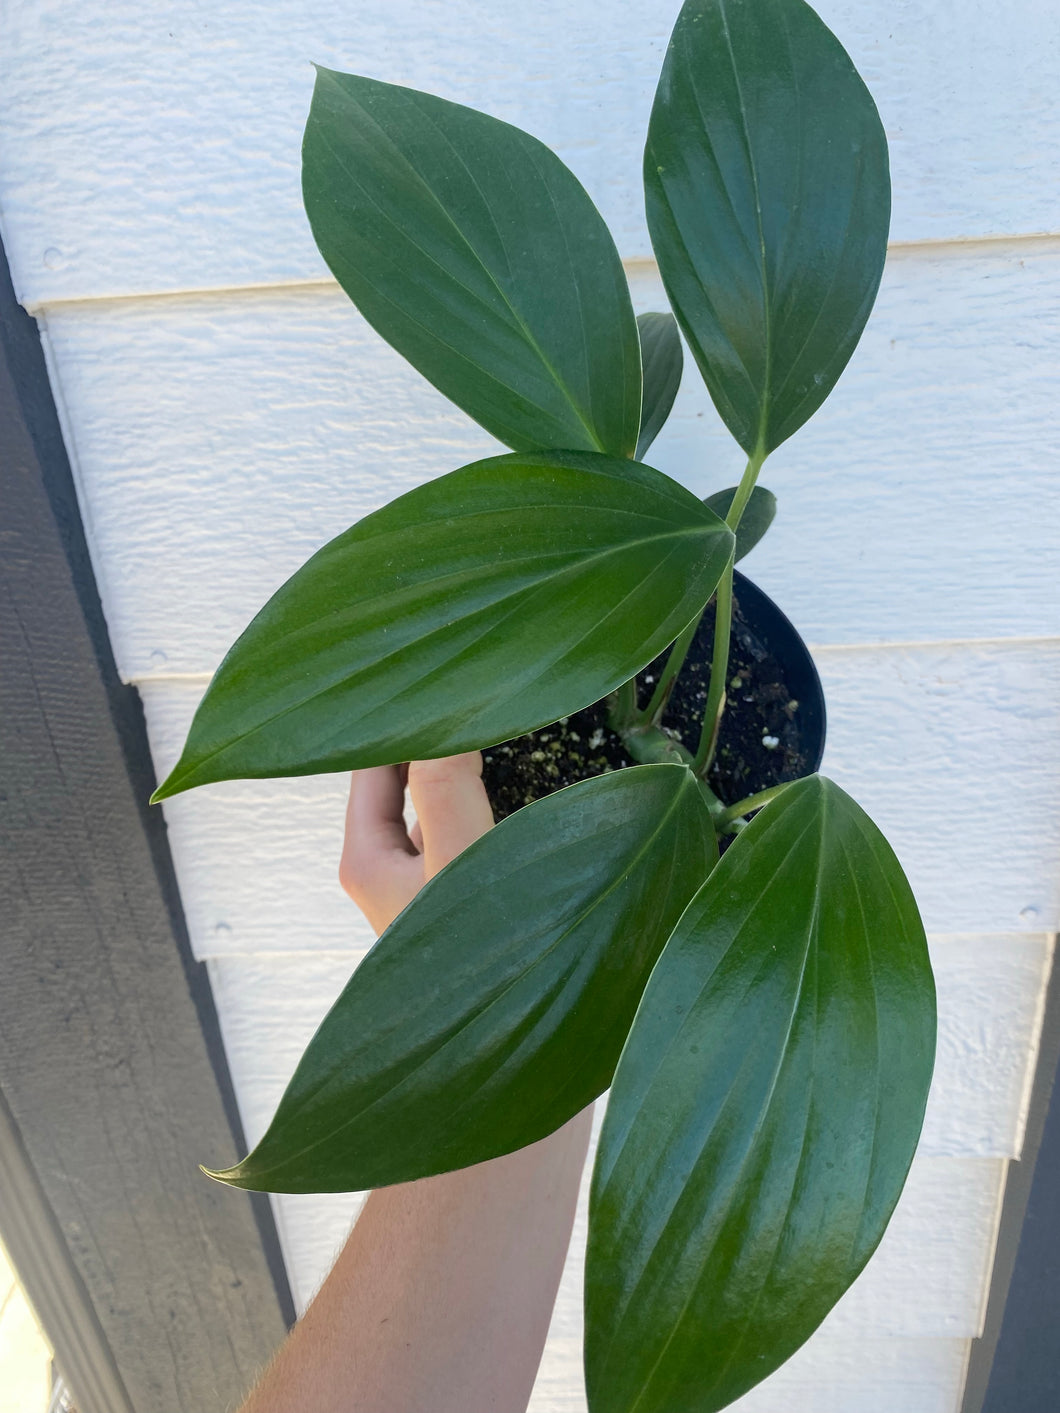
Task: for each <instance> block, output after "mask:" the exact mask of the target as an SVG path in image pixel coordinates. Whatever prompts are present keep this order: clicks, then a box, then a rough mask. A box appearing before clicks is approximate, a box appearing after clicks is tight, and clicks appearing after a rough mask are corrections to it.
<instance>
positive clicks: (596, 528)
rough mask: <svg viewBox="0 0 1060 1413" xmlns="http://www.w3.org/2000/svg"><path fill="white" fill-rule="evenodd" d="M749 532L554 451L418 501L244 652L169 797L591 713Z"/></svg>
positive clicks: (287, 594)
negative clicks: (738, 533) (737, 536)
mask: <svg viewBox="0 0 1060 1413" xmlns="http://www.w3.org/2000/svg"><path fill="white" fill-rule="evenodd" d="M732 543H733V540H732V532H731V531H730V530H729V529H728V528H727V527H726V526H725V525H724V524H723V523H722V522H721V521H720V520H719V519H718V518H717V516H715V515H714V514H713V513H712V512H711V511H710V510H708V509H707V508H706V507H705V506H704V505H703V504H702V503H701V502H700V501H699V500H698V499H697V498H696V497H695V496H694V495H692V494H691V492H689V491H686V490H685V489H684V488H683V487H681V486H679V485H678V484H677V483H676V482H675V481H671V480H670V479H669V477H667V476H664V475H662V474H661V472H658V471H654V470H652V469H651V468H650V467H648V466H642V465H640V464H639V463H638V462H633V461H618V460H616V459H614V458H611V457H604V456H593V455H590V454H588V453H581V454H579V453H577V452H569V453H566V454H560V453H545V452H540V453H537V454H536V455H534V456H533V457H527V456H519V455H513V456H501V457H493V458H491V459H489V460H487V461H478V462H475V463H473V464H472V465H470V466H465V467H463V468H462V469H461V470H459V471H454V472H451V473H450V474H449V475H448V476H441V477H439V478H438V479H437V480H435V481H431V482H429V483H428V484H427V485H424V486H420V487H418V488H417V489H416V490H413V491H410V492H408V494H407V495H404V496H400V497H399V498H398V499H397V500H395V501H392V502H391V504H390V505H387V506H384V507H383V509H382V510H378V511H376V512H375V513H374V514H372V515H369V516H367V517H366V518H365V519H364V520H361V521H360V522H359V523H358V524H356V525H354V526H353V527H352V528H351V529H349V530H347V531H346V532H345V533H344V534H342V535H339V536H338V538H337V539H334V540H332V541H331V543H330V544H327V545H325V546H324V548H323V549H322V550H320V551H318V553H317V554H315V555H314V556H313V557H312V559H310V560H309V561H308V562H307V563H306V564H304V565H303V566H302V568H301V569H299V570H298V572H297V573H296V574H295V575H294V576H293V577H292V578H291V579H289V580H288V581H287V583H286V584H285V585H284V586H283V587H282V588H281V589H280V590H279V591H278V592H277V593H276V594H274V595H273V597H272V598H271V599H270V600H269V602H268V603H267V604H266V605H265V607H264V608H263V609H262V610H261V612H260V613H259V614H258V616H257V617H256V618H255V619H254V621H253V622H252V623H251V624H250V626H249V628H247V629H246V631H245V632H244V633H243V634H242V636H241V637H240V638H239V639H238V640H237V641H236V643H235V645H234V646H233V647H232V649H231V651H230V652H229V653H228V655H227V657H226V658H225V660H224V661H223V662H222V664H221V666H220V667H219V668H218V671H217V673H216V675H215V677H214V679H213V682H212V683H211V684H210V687H209V689H208V691H207V693H206V695H205V697H204V698H203V700H202V702H201V704H200V706H199V710H198V712H197V713H196V715H195V719H194V721H193V722H192V727H191V731H190V732H189V735H188V741H187V744H186V745H185V748H184V754H183V755H182V756H181V759H180V761H179V762H178V764H177V766H176V768H175V769H174V771H173V772H172V774H171V775H170V777H169V779H168V780H166V781H165V782H164V784H163V785H162V786H161V787H160V789H159V790H158V791H156V794H155V798H156V799H162V798H164V797H165V796H166V795H172V794H175V793H176V792H177V791H179V790H186V789H189V788H190V787H192V786H194V785H201V784H204V783H206V782H207V781H211V780H227V779H232V778H234V777H239V776H275V775H309V774H315V773H317V772H319V771H329V770H348V769H353V768H359V767H361V766H367V765H382V764H388V763H394V762H398V761H404V760H419V759H424V758H429V757H435V756H444V755H451V754H453V753H454V752H456V751H464V750H472V749H475V748H476V747H479V746H486V745H492V744H494V743H495V742H497V741H503V740H507V739H508V738H509V737H512V736H518V735H520V734H521V733H522V732H524V731H530V730H533V729H535V728H536V727H538V726H542V725H544V724H545V723H546V722H549V721H555V720H556V719H557V717H560V716H563V715H566V714H567V713H569V712H572V711H577V710H580V709H581V708H582V707H584V706H588V705H589V704H590V703H592V702H594V701H596V700H597V699H598V698H600V697H602V696H604V695H605V694H606V693H607V692H610V691H612V690H613V689H614V688H616V687H617V686H618V685H619V684H620V683H621V682H624V681H626V680H627V679H628V678H629V677H631V676H633V674H634V673H635V672H637V671H638V670H639V669H640V668H641V667H643V666H644V664H645V663H646V662H650V661H651V659H652V657H654V656H655V655H656V654H657V653H659V652H661V651H662V649H663V648H664V647H665V646H666V644H667V643H668V642H671V641H672V640H673V639H674V638H675V637H676V636H677V634H678V633H679V632H680V631H681V629H682V628H683V627H684V625H685V624H686V623H687V622H688V621H689V619H690V618H692V616H693V615H694V614H695V613H696V612H697V610H698V609H699V608H701V607H702V606H703V604H704V603H705V602H706V601H707V599H708V598H709V597H710V595H711V593H712V592H713V590H714V586H715V584H716V583H717V581H718V578H719V577H720V575H721V573H722V570H723V569H724V567H725V561H726V559H727V557H728V555H729V553H730V550H731V547H732Z"/></svg>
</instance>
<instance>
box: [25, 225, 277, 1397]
mask: <svg viewBox="0 0 1060 1413" xmlns="http://www.w3.org/2000/svg"><path fill="white" fill-rule="evenodd" d="M0 637H2V639H3V644H4V646H3V660H4V672H3V674H2V675H0V760H2V776H0V897H2V898H3V907H4V916H5V926H4V933H3V937H2V938H0V947H2V948H3V974H4V986H3V987H2V988H0V1091H2V1092H3V1095H4V1098H5V1099H6V1104H7V1108H6V1109H5V1110H4V1116H5V1117H6V1121H7V1127H6V1128H5V1129H4V1130H3V1132H5V1133H6V1134H7V1135H8V1137H9V1138H10V1139H11V1142H10V1144H9V1150H10V1152H9V1157H10V1155H12V1154H14V1155H18V1156H17V1160H16V1159H15V1158H12V1159H11V1161H12V1162H14V1163H15V1168H18V1169H24V1170H25V1173H26V1174H27V1183H26V1184H24V1185H23V1186H24V1188H25V1191H27V1192H28V1191H30V1189H31V1187H32V1184H33V1183H34V1182H35V1183H36V1184H37V1187H36V1191H37V1192H38V1195H39V1197H40V1198H41V1203H42V1204H43V1205H42V1206H41V1210H42V1211H45V1212H47V1211H50V1212H51V1214H52V1224H51V1226H50V1227H47V1228H46V1227H45V1226H42V1227H41V1231H42V1233H44V1232H45V1230H46V1229H47V1230H50V1231H51V1233H52V1235H53V1236H54V1235H55V1234H56V1233H58V1234H59V1235H60V1236H61V1238H62V1240H64V1241H65V1242H66V1245H67V1251H68V1256H69V1261H70V1269H71V1270H72V1271H73V1272H74V1273H75V1275H76V1278H77V1281H80V1283H81V1286H80V1288H81V1290H82V1291H83V1292H84V1293H87V1298H88V1299H89V1301H90V1305H91V1308H92V1311H94V1316H93V1318H95V1319H96V1321H97V1324H98V1329H99V1330H102V1331H103V1334H104V1336H105V1338H106V1341H107V1342H108V1343H109V1346H110V1348H111V1352H112V1356H113V1358H114V1361H115V1365H116V1367H117V1369H118V1370H119V1371H120V1372H119V1384H120V1382H122V1381H123V1382H124V1383H125V1385H126V1387H127V1388H128V1390H129V1395H130V1396H131V1399H132V1403H133V1405H134V1406H135V1407H136V1409H137V1413H149V1410H152V1409H156V1408H157V1409H158V1410H159V1413H163V1410H164V1413H176V1410H178V1409H183V1408H184V1407H189V1408H192V1407H194V1408H195V1409H197V1410H198V1409H204V1410H206V1409H209V1408H210V1407H212V1406H219V1405H218V1404H217V1398H218V1397H219V1396H220V1397H221V1398H222V1399H223V1401H224V1402H226V1403H227V1402H230V1401H231V1400H232V1398H233V1397H235V1396H238V1394H239V1393H240V1392H241V1391H242V1388H243V1387H244V1386H245V1384H246V1383H247V1381H248V1379H249V1378H250V1377H252V1376H253V1373H254V1372H255V1371H256V1369H257V1368H258V1367H260V1364H261V1363H262V1362H263V1361H264V1359H266V1358H267V1357H268V1354H269V1353H270V1352H271V1350H272V1348H273V1347H274V1346H275V1343H276V1342H277V1340H278V1338H280V1337H281V1336H282V1333H283V1329H284V1327H285V1326H286V1325H290V1323H292V1322H293V1317H294V1308H293V1301H292V1299H291V1294H290V1290H289V1287H288V1283H287V1279H286V1274H285V1271H284V1267H283V1261H282V1257H281V1255H280V1249H279V1243H278V1240H277V1237H276V1231H275V1226H274V1223H273V1220H272V1214H271V1209H270V1207H269V1204H268V1199H267V1198H266V1197H264V1196H261V1195H255V1198H254V1201H253V1202H252V1203H249V1204H242V1203H235V1204H233V1203H232V1202H231V1201H228V1200H226V1196H227V1195H226V1194H225V1193H223V1192H222V1190H221V1189H219V1188H217V1187H216V1186H215V1185H214V1184H211V1183H209V1182H208V1181H207V1180H206V1179H204V1178H203V1177H201V1175H200V1174H198V1172H197V1170H196V1165H195V1162H194V1155H195V1154H198V1153H201V1152H207V1151H208V1152H210V1153H211V1154H213V1153H214V1151H215V1146H216V1145H219V1146H220V1148H221V1149H222V1150H224V1151H230V1152H232V1153H233V1154H235V1153H236V1152H237V1150H238V1151H242V1148H243V1138H242V1133H241V1130H240V1123H239V1115H238V1110H237V1107H236V1103H235V1097H234V1093H233V1090H232V1085H231V1079H230V1076H229V1072H228V1068H227V1063H226V1060H225V1055H224V1049H223V1045H222V1042H221V1034H220V1028H219V1025H218V1021H217V1016H216V1012H215V1009H214V1005H213V999H212V994H211V991H210V986H209V980H208V977H207V974H206V969H205V967H204V966H203V965H202V964H200V963H197V962H196V961H195V960H194V958H193V956H192V953H191V949H190V946H189V942H188V937H187V932H186V928H185V925H184V919H183V913H182V909H181V905H180V897H179V892H178V889H177V884H176V879H175V875H174V872H173V866H172V861H171V858H170V855H169V850H168V844H167V840H166V835H165V826H164V822H163V819H162V814H161V811H160V810H157V809H155V810H152V809H150V807H149V806H148V805H147V799H148V796H149V794H150V791H151V789H152V787H153V784H154V779H153V770H152V766H151V760H150V754H149V751H148V746H147V737H146V731H145V727H144V722H143V714H142V708H141V704H140V700H139V696H138V694H137V693H136V692H135V690H134V689H132V688H130V687H126V686H124V685H123V684H122V683H121V681H120V680H119V678H118V674H117V671H116V668H115V665H114V661H113V656H112V653H111V649H110V642H109V638H108V634H107V629H106V623H105V619H104V616H103V612H102V607H101V604H100V601H99V596H98V593H97V590H96V584H95V579H94V576H93V572H92V567H91V561H90V558H89V554H88V549H87V545H86V543H85V538H84V533H83V529H82V525H81V519H80V513H79V508H78V505H77V498H76V493H75V490H74V486H73V481H72V477H71V474H70V468H69V464H68V461H67V457H66V452H65V447H64V444H63V439H62V434H61V431H60V428H59V424H58V418H57V416H56V412H55V407H54V403H53V401H52V397H51V390H50V386H49V383H48V378H47V372H46V369H45V365H44V359H43V355H42V351H41V347H40V341H39V337H38V333H37V328H36V325H35V323H34V321H33V320H32V319H30V318H29V316H28V315H26V314H25V312H24V311H23V310H22V309H21V308H20V307H19V306H18V305H17V302H16V300H15V296H14V292H13V290H12V287H11V281H10V275H9V272H8V268H7V264H6V259H5V258H4V257H3V252H2V249H0ZM8 1109H9V1112H8ZM203 1145H205V1146H203ZM4 1220H5V1218H4V1209H3V1207H2V1206H0V1221H4ZM7 1234H8V1233H7V1231H6V1227H5V1235H7ZM43 1239H44V1237H43V1236H42V1240H43ZM8 1244H9V1246H10V1245H11V1244H12V1242H11V1241H10V1240H9V1243H8ZM15 1244H17V1243H15ZM20 1249H21V1256H20V1257H17V1256H15V1255H14V1253H13V1259H15V1261H16V1266H17V1268H18V1269H19V1271H20V1275H21V1276H22V1278H23V1280H24V1282H25V1283H26V1284H27V1286H30V1287H32V1285H33V1283H34V1277H33V1272H32V1271H28V1270H24V1265H25V1262H26V1261H27V1260H28V1259H29V1254H30V1252H31V1251H32V1245H31V1244H26V1243H24V1242H23V1243H22V1245H21V1247H20ZM75 1287H76V1281H75V1282H73V1283H72V1284H70V1285H69V1287H68V1288H69V1290H73V1289H75ZM233 1292H237V1293H236V1294H233ZM88 1324H91V1320H89V1321H88ZM88 1324H86V1325H85V1328H88ZM70 1372H71V1373H72V1372H73V1371H70ZM72 1386H74V1385H73V1384H72ZM76 1392H78V1390H77V1389H76V1387H75V1393H76ZM84 1401H85V1403H86V1407H87V1406H88V1394H87V1391H86V1393H85V1395H84ZM127 1406H128V1404H127V1403H126V1404H124V1405H118V1404H114V1403H113V1402H112V1403H111V1404H110V1405H108V1411H109V1408H110V1407H115V1408H117V1407H121V1408H123V1409H124V1408H126V1407H127Z"/></svg>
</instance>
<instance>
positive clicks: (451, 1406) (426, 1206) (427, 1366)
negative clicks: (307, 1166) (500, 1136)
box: [243, 1109, 592, 1413]
mask: <svg viewBox="0 0 1060 1413" xmlns="http://www.w3.org/2000/svg"><path fill="white" fill-rule="evenodd" d="M591 1112H592V1111H591V1109H587V1110H585V1111H584V1112H583V1113H581V1114H579V1115H578V1116H577V1118H575V1119H572V1120H571V1122H570V1123H568V1124H566V1125H565V1126H564V1127H563V1128H562V1129H560V1130H559V1131H558V1132H556V1133H554V1134H552V1135H551V1136H550V1137H548V1138H545V1139H542V1140H541V1142H539V1143H535V1144H533V1145H531V1146H530V1147H529V1148H524V1149H522V1150H520V1151H519V1152H518V1153H512V1154H509V1155H508V1156H506V1157H503V1158H495V1159H493V1160H492V1161H491V1162H488V1163H480V1164H478V1165H476V1166H475V1167H473V1168H465V1169H462V1170H461V1171H460V1172H455V1173H445V1174H442V1175H441V1176H439V1177H434V1178H425V1179H424V1180H423V1181H421V1182H415V1183H403V1184H400V1185H398V1186H395V1187H388V1188H382V1189H381V1190H380V1191H378V1192H373V1193H372V1195H371V1196H370V1197H369V1199H368V1201H367V1203H366V1204H365V1207H364V1210H363V1212H362V1213H361V1215H360V1217H359V1218H358V1220H357V1222H356V1224H355V1226H354V1229H353V1232H352V1233H351V1235H350V1238H349V1240H348V1241H347V1243H346V1245H345V1247H344V1248H343V1250H342V1252H341V1254H340V1256H339V1258H338V1260H337V1261H336V1263H335V1266H334V1268H333V1269H332V1271H331V1274H330V1275H329V1276H328V1278H327V1280H326V1281H325V1282H324V1284H323V1286H322V1287H321V1289H320V1291H319V1293H318V1295H317V1296H316V1298H315V1300H314V1301H313V1302H312V1304H311V1305H310V1307H309V1309H308V1310H307V1312H306V1314H305V1316H304V1317H303V1319H302V1320H301V1321H300V1322H299V1324H298V1325H297V1326H296V1327H295V1330H294V1331H293V1333H292V1334H291V1336H290V1338H289V1339H288V1341H287V1343H286V1344H285V1345H284V1346H283V1348H282V1349H281V1351H280V1353H279V1355H278V1356H277V1358H276V1360H275V1362H274V1363H273V1364H272V1366H271V1367H270V1369H269V1371H268V1373H267V1374H266V1376H265V1378H264V1379H263V1380H262V1382H261V1384H260V1385H259V1386H258V1388H257V1389H256V1391H255V1392H254V1393H253V1394H252V1395H251V1397H250V1399H249V1401H248V1402H247V1403H246V1405H245V1406H244V1409H243V1413H522V1411H523V1410H524V1409H525V1407H526V1405H527V1402H528V1400H529V1398H530V1392H531V1389H532V1387H533V1382H534V1377H535V1374H536V1372H537V1367H538V1363H539V1361H540V1358H541V1350H542V1348H543V1346H544V1342H545V1336H546V1334H547V1332H548V1325H549V1320H550V1317H551V1313H552V1306H553V1303H554V1301H555V1297H556V1289H557V1287H558V1285H559V1279H560V1275H561V1273H562V1270H563V1261H564V1257H565V1255H566V1251H567V1246H568V1243H569V1240H570V1232H571V1226H572V1223H573V1221H574V1209H575V1204H576V1201H577V1196H578V1186H579V1181H580V1178H581V1172H582V1168H583V1166H584V1163H585V1153H586V1149H587V1146H588V1142H589V1130H590V1123H591Z"/></svg>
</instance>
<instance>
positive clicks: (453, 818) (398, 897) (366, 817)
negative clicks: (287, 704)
mask: <svg viewBox="0 0 1060 1413" xmlns="http://www.w3.org/2000/svg"><path fill="white" fill-rule="evenodd" d="M406 781H407V782H408V788H409V793H410V795H411V796H412V805H413V808H414V809H415V811H416V820H417V822H416V824H415V825H414V826H413V828H412V830H411V832H409V831H408V830H407V829H406V828H405V820H404V815H403V807H404V803H405V783H406ZM492 824H493V811H492V810H491V809H490V802H489V799H488V797H487V795H486V788H485V786H484V785H483V783H482V755H481V753H480V752H479V751H469V752H468V753H466V754H465V755H460V756H446V757H444V758H443V759H442V760H415V761H413V762H412V763H411V764H410V765H407V766H404V765H403V766H397V765H379V766H372V767H371V768H370V769H368V770H355V771H354V772H353V777H352V779H351V781H350V801H349V804H348V805H347V807H346V837H345V839H344V841H343V846H342V860H341V862H340V864H339V881H340V882H341V884H342V886H343V888H344V889H345V890H346V892H347V893H348V894H349V896H350V897H351V898H352V899H353V901H354V902H355V903H356V904H357V906H358V907H359V908H360V910H361V912H363V913H364V915H365V917H366V918H367V919H368V921H369V923H370V924H371V926H372V928H373V929H374V931H375V932H376V933H377V934H379V933H381V932H383V931H384V930H385V929H386V928H387V927H389V926H390V924H391V923H392V922H393V920H394V919H395V918H396V917H397V915H398V913H399V912H401V910H402V908H404V907H407V905H408V904H409V903H411V902H412V900H413V898H414V897H415V896H416V894H417V893H418V892H419V891H420V889H421V888H422V887H423V885H424V884H425V883H426V882H427V880H428V879H429V878H433V877H434V875H435V874H436V873H438V872H440V870H441V869H443V868H444V867H445V865H446V864H447V863H450V862H451V861H452V860H453V859H455V858H456V856H457V854H459V853H461V852H462V851H463V850H464V849H466V848H467V846H468V845H469V844H473V843H474V842H475V840H476V839H478V838H479V837H480V836H481V835H483V834H485V832H486V830H487V829H489V828H490V826H491V825H492Z"/></svg>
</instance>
